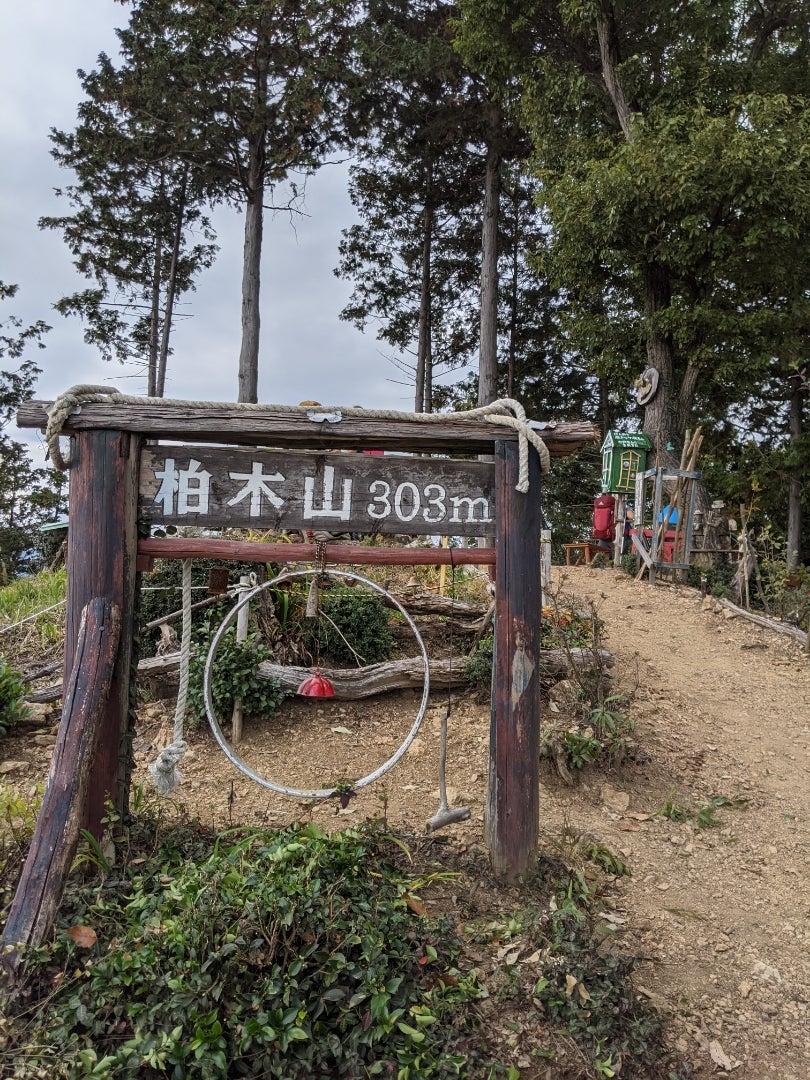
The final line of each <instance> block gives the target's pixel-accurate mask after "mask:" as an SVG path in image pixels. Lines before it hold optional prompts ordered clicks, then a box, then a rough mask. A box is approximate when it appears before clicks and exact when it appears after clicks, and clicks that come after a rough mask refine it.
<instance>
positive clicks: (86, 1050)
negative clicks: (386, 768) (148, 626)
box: [0, 807, 687, 1080]
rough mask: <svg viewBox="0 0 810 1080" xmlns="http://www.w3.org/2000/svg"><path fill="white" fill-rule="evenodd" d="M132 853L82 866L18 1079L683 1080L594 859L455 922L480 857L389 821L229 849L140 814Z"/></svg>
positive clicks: (19, 1049)
mask: <svg viewBox="0 0 810 1080" xmlns="http://www.w3.org/2000/svg"><path fill="white" fill-rule="evenodd" d="M573 850H574V849H573V848H572V849H571V852H573ZM569 854H570V853H569ZM120 855H121V862H120V865H118V866H116V867H115V869H114V870H113V869H112V868H110V866H109V865H107V864H106V863H104V862H103V860H101V859H94V858H92V851H88V852H86V853H85V855H84V857H83V858H82V859H80V860H79V869H80V871H82V870H83V872H76V873H74V877H73V879H72V881H71V885H70V887H69V889H68V892H67V894H66V896H65V900H64V902H63V905H62V908H61V910H60V915H59V924H58V927H57V932H56V934H55V936H54V939H53V941H52V942H50V943H48V944H47V945H46V946H44V947H42V948H40V949H38V950H36V951H35V952H34V953H32V954H31V955H30V956H29V957H28V959H27V963H26V968H25V982H24V985H23V989H22V991H21V993H20V994H19V996H18V997H17V999H16V1001H15V1002H14V1003H13V1006H12V1008H11V1009H10V1010H9V1012H8V1013H7V1015H6V1016H5V1017H4V1019H3V1021H2V1034H3V1049H2V1056H0V1062H1V1063H2V1068H3V1075H5V1076H10V1077H26V1078H34V1077H46V1076H47V1077H71V1078H73V1077H119V1076H120V1077H126V1076H132V1077H144V1078H149V1077H161V1076H166V1077H174V1078H184V1077H206V1078H219V1077H221V1078H226V1077H227V1078H230V1077H278V1078H283V1080H296V1078H301V1080H303V1078H308V1080H309V1078H323V1080H326V1078H333V1077H347V1078H348V1077H351V1078H360V1077H364V1078H365V1077H374V1076H381V1077H396V1078H397V1080H418V1078H423V1077H424V1078H428V1077H430V1078H433V1077H435V1078H444V1077H469V1078H474V1080H478V1078H481V1080H483V1078H490V1080H495V1078H497V1077H505V1078H508V1080H518V1077H526V1076H539V1075H542V1074H541V1073H540V1072H539V1071H537V1070H539V1068H540V1066H541V1064H545V1065H547V1064H548V1062H549V1061H554V1060H559V1062H560V1069H559V1071H556V1072H555V1073H554V1075H555V1076H560V1077H563V1076H565V1077H569V1076H570V1077H574V1076H578V1077H585V1076H588V1077H593V1076H600V1075H601V1076H614V1075H626V1076H628V1075H633V1076H650V1077H662V1078H667V1077H670V1078H674V1077H681V1076H686V1075H687V1073H686V1072H680V1071H679V1066H678V1065H677V1063H676V1062H674V1060H673V1059H672V1058H671V1056H670V1055H669V1054H668V1053H667V1052H666V1051H665V1050H664V1048H663V1041H662V1027H661V1023H660V1021H659V1019H658V1017H657V1016H656V1014H655V1013H654V1011H653V1010H651V1009H650V1007H649V1006H648V1005H647V1004H646V1003H645V1002H643V1000H642V999H641V998H640V997H639V996H638V995H637V994H636V993H635V992H634V991H633V990H632V989H631V987H630V985H629V983H628V981H627V978H626V976H627V974H628V973H629V972H630V971H631V970H632V968H633V967H634V966H635V961H634V960H633V959H632V958H630V957H627V956H624V955H622V954H621V953H620V952H619V951H618V950H616V949H614V947H613V945H612V943H611V941H610V940H609V937H610V935H609V934H606V933H605V925H604V924H602V925H601V927H600V924H599V918H598V911H599V901H598V896H599V891H600V889H601V888H602V887H603V886H604V883H605V882H606V881H607V880H608V878H609V875H606V874H605V872H604V871H603V870H600V869H599V868H598V867H597V864H596V863H595V862H593V861H588V859H587V858H582V857H578V858H577V859H575V860H574V861H573V862H566V861H563V860H561V859H558V858H557V859H548V858H545V859H543V860H541V862H540V863H539V864H538V869H537V873H536V874H535V875H533V877H532V880H531V881H528V882H526V883H525V884H524V885H523V886H522V887H521V888H520V889H519V890H518V892H517V894H515V893H514V892H513V891H512V890H509V889H507V888H506V887H503V888H502V891H501V901H502V904H503V910H502V912H501V913H500V914H499V915H498V916H497V918H495V919H492V918H487V919H484V920H481V919H480V918H478V917H477V915H476V913H475V909H474V905H467V904H462V907H461V912H462V913H463V914H464V915H468V916H469V919H466V918H464V919H461V920H459V919H458V917H457V914H456V915H453V914H451V913H450V912H448V911H443V910H442V903H441V897H442V895H444V894H443V891H442V890H444V889H447V888H448V887H449V888H452V889H453V890H454V892H455V894H460V895H462V896H464V895H465V893H467V892H468V891H470V892H471V891H474V885H473V882H474V881H475V880H476V879H480V877H481V875H484V876H486V875H487V873H488V871H487V869H486V863H485V860H484V858H483V855H482V854H480V853H478V854H469V853H468V854H467V855H466V856H465V858H464V860H463V863H460V862H459V861H458V859H457V858H456V857H455V856H451V855H450V852H449V849H447V848H446V847H445V846H444V845H442V844H441V843H438V844H437V843H428V842H426V841H420V842H419V843H418V844H416V845H414V844H413V843H411V846H410V847H409V845H408V843H407V842H406V841H405V840H403V839H401V838H399V837H397V836H396V835H394V834H393V833H391V832H389V831H388V829H387V827H386V826H385V825H384V823H383V822H381V821H377V822H373V823H368V824H365V825H362V826H359V827H354V828H349V829H347V830H345V831H342V832H336V833H332V834H328V833H326V832H324V831H323V830H321V829H320V828H319V827H317V826H316V825H314V824H312V823H309V824H306V825H296V826H292V827H289V828H286V829H282V830H279V831H276V832H267V831H257V830H246V829H234V830H231V831H230V832H228V833H224V834H215V833H214V832H212V831H211V830H209V829H206V828H204V827H203V826H201V825H200V824H199V822H195V821H190V820H188V819H187V818H183V817H181V818H167V817H166V816H165V815H164V814H163V813H162V812H154V811H152V810H150V809H148V808H144V807H141V812H140V813H139V814H138V816H137V818H136V820H135V822H134V823H133V826H132V828H131V829H130V832H129V837H128V841H127V847H126V850H125V851H122V852H121V853H120ZM592 857H593V853H592V852H591V854H590V858H592ZM5 869H6V871H8V872H14V871H15V870H17V869H18V864H17V861H16V860H7V862H6V864H5ZM88 869H89V870H90V871H92V872H91V874H90V876H89V877H88V874H87V871H88ZM611 871H613V872H615V871H616V866H615V865H611ZM8 891H9V890H8V889H6V895H8ZM484 942H486V943H488V944H489V945H490V946H492V945H493V943H495V944H496V945H497V946H498V948H497V952H496V953H495V955H496V956H497V957H498V960H497V962H496V963H495V964H494V966H492V967H491V968H485V967H483V966H481V965H480V964H476V963H475V957H476V955H477V954H476V949H477V948H479V947H480V945H481V943H484ZM501 946H502V947H501ZM521 957H522V958H523V960H528V961H529V962H522V961H521ZM504 1015H506V1016H508V1020H507V1021H506V1022H503V1017H504ZM496 1016H498V1017H499V1018H500V1022H497V1023H494V1022H493V1020H494V1018H495V1017H496ZM516 1031H520V1032H522V1033H523V1039H524V1042H525V1043H526V1045H525V1049H524V1050H523V1051H522V1053H523V1054H524V1056H525V1057H526V1064H525V1067H524V1068H523V1069H518V1068H516V1067H515V1066H514V1065H512V1064H508V1063H507V1062H509V1060H510V1058H511V1057H512V1056H513V1049H514V1046H513V1040H514V1033H515V1032H516ZM529 1032H531V1037H530V1038H529V1037H528V1035H527V1033H529ZM572 1046H574V1047H576V1048H577V1052H576V1053H575V1054H573V1055H572V1053H571V1047H572ZM630 1062H632V1070H629V1069H628V1067H627V1066H628V1063H630ZM535 1066H536V1067H537V1069H535ZM623 1066H624V1068H623Z"/></svg>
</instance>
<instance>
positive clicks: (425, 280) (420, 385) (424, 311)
mask: <svg viewBox="0 0 810 1080" xmlns="http://www.w3.org/2000/svg"><path fill="white" fill-rule="evenodd" d="M433 216H434V209H433V174H432V167H431V166H428V176H427V190H426V192H425V208H424V210H423V212H422V228H423V230H424V232H423V235H422V282H421V288H420V292H419V339H418V344H417V353H416V394H415V397H414V409H415V411H416V412H418V413H420V412H432V411H433V400H432V399H433V391H432V370H431V369H432V366H433V356H432V353H433V349H432V311H431V291H430V287H431V257H432V248H433Z"/></svg>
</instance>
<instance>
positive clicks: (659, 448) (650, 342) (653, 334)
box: [644, 263, 680, 468]
mask: <svg viewBox="0 0 810 1080" xmlns="http://www.w3.org/2000/svg"><path fill="white" fill-rule="evenodd" d="M645 273H646V281H645V286H646V309H645V312H644V314H645V316H646V318H647V320H648V322H649V323H650V324H651V325H650V327H649V328H648V330H647V335H646V337H647V364H648V365H649V367H653V368H655V369H656V371H657V372H658V389H657V390H656V392H655V394H654V395H653V397H652V399H651V400H650V401H649V402H648V403H647V405H646V407H645V409H644V433H645V435H647V436H649V438H650V441H651V442H652V444H653V460H652V462H651V464H653V465H657V466H660V465H665V466H670V467H673V468H677V467H678V464H679V460H680V459H679V457H678V455H677V453H676V452H675V450H674V449H673V450H667V444H668V443H670V444H671V445H672V446H673V447H674V446H675V443H676V440H677V438H678V435H679V432H678V431H677V429H676V426H675V415H674V412H673V409H672V396H673V374H674V371H673V369H674V359H673V355H672V342H671V341H670V340H669V338H668V337H665V336H664V334H662V333H661V331H660V330H658V329H656V328H655V325H654V320H655V317H656V316H657V315H659V314H660V313H661V312H662V311H665V310H666V309H667V308H668V307H669V305H670V301H671V299H672V293H671V288H670V279H669V271H668V270H667V269H666V268H665V267H663V266H661V265H660V264H657V263H652V264H650V265H649V266H647V268H646V272H645Z"/></svg>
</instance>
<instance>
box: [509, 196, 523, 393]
mask: <svg viewBox="0 0 810 1080" xmlns="http://www.w3.org/2000/svg"><path fill="white" fill-rule="evenodd" d="M513 207H514V211H513V215H512V275H511V280H510V282H509V353H508V356H507V361H506V396H507V397H514V396H515V365H516V358H517V324H518V295H519V291H518V286H519V283H520V280H519V275H520V251H519V245H520V236H521V232H520V183H519V182H518V180H515V189H514V194H513Z"/></svg>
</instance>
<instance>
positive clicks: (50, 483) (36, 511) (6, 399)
mask: <svg viewBox="0 0 810 1080" xmlns="http://www.w3.org/2000/svg"><path fill="white" fill-rule="evenodd" d="M16 292H17V286H16V285H6V284H4V283H3V282H2V281H0V302H2V301H5V300H9V299H11V298H12V297H14V296H15V294H16ZM49 330H50V327H49V326H48V325H47V324H46V323H44V322H42V321H41V320H40V321H38V322H36V323H33V324H31V325H30V326H25V325H24V324H23V323H22V322H21V321H20V319H19V318H17V316H15V315H6V316H5V318H3V319H0V360H2V361H5V360H11V361H19V364H18V365H17V367H16V368H13V369H10V370H3V371H0V573H2V577H3V579H6V580H7V579H8V578H9V577H14V576H15V575H17V574H20V573H23V572H25V571H27V570H30V569H32V568H33V567H35V566H36V564H37V561H38V558H39V552H38V544H39V531H38V530H39V527H40V525H42V524H43V523H44V522H45V521H48V520H54V518H56V517H57V516H58V514H59V511H60V509H61V505H62V475H61V473H58V472H57V471H56V470H53V469H40V468H35V467H34V465H33V462H32V461H31V456H30V454H29V452H28V448H27V447H26V446H25V445H24V444H23V443H21V442H17V441H16V440H14V439H12V438H11V437H10V436H9V435H8V434H7V433H6V428H7V427H8V425H9V424H10V423H11V422H12V421H13V420H14V417H15V414H16V411H17V409H18V408H19V406H20V405H21V404H22V402H23V401H24V400H25V399H26V398H28V397H30V396H31V393H32V391H33V387H34V384H35V383H36V380H37V377H38V376H39V374H40V369H39V368H38V367H37V366H36V364H35V363H34V362H33V360H30V359H27V358H25V352H26V350H27V349H29V348H39V349H42V348H44V347H45V346H44V343H43V341H42V338H43V337H44V335H45V334H46V333H47V332H48V331H49Z"/></svg>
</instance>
